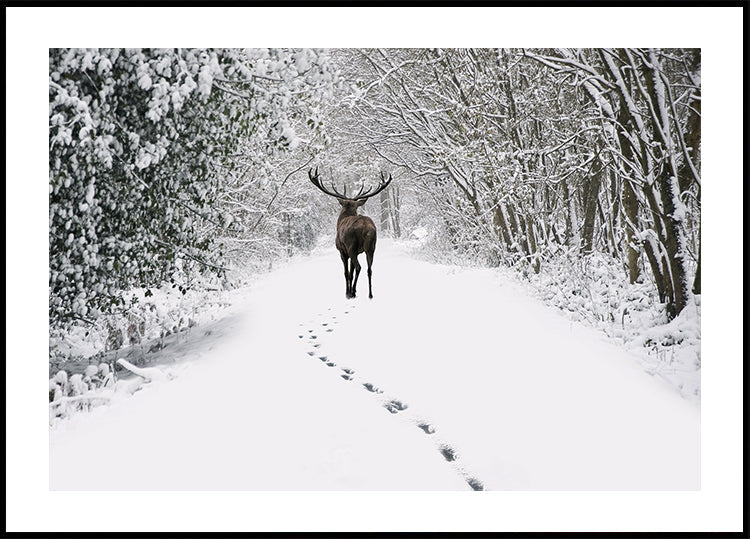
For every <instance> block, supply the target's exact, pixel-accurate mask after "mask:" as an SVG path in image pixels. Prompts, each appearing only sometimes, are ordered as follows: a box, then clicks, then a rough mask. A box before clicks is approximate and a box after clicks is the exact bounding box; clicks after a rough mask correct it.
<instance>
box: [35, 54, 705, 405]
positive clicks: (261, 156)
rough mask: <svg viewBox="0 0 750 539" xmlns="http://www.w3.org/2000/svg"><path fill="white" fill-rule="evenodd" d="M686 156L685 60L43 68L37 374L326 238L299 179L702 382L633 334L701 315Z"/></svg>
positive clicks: (694, 97)
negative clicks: (46, 364)
mask: <svg viewBox="0 0 750 539" xmlns="http://www.w3.org/2000/svg"><path fill="white" fill-rule="evenodd" d="M700 143H701V51H700V49H481V48H480V49H435V48H418V49H417V48H413V49H397V48H387V49H50V53H49V265H50V268H49V321H50V362H51V367H50V370H51V373H54V372H56V370H57V369H58V368H60V367H61V366H63V365H64V364H65V363H66V362H68V361H70V360H74V359H81V358H84V359H85V357H84V356H86V357H91V356H94V355H95V354H100V355H101V354H104V353H106V352H110V351H113V350H118V349H120V348H123V347H127V346H129V345H133V344H139V343H142V342H145V341H146V340H147V339H150V338H154V337H162V338H163V337H164V336H165V335H169V334H170V333H174V332H178V331H182V330H185V329H188V328H190V327H192V326H193V325H195V324H197V323H198V322H199V321H200V320H199V318H200V312H201V310H202V309H205V306H206V305H207V304H212V302H213V304H215V303H216V302H217V301H218V302H219V303H220V302H221V300H220V299H219V300H217V299H216V298H217V297H219V296H220V294H221V292H222V291H226V290H230V289H234V288H237V287H240V286H243V285H245V284H247V282H248V279H252V276H253V275H257V274H259V273H263V272H267V271H268V270H269V269H272V268H274V267H279V266H281V265H284V264H285V261H286V260H289V259H290V258H291V257H294V256H298V255H304V254H306V253H310V252H311V251H312V250H313V249H314V247H315V246H316V245H317V242H318V241H320V240H321V238H327V237H331V235H332V234H333V222H334V220H335V215H336V210H334V209H333V206H332V204H331V199H330V198H328V197H326V196H325V195H323V194H322V193H320V192H319V191H318V190H316V189H315V188H314V187H313V186H312V185H311V184H310V182H309V180H308V171H310V170H312V169H313V168H316V169H318V170H319V171H320V175H321V177H322V178H324V180H325V182H327V183H329V184H330V183H334V184H335V183H337V184H339V185H343V186H347V185H348V186H351V188H352V189H354V188H357V187H359V186H361V185H374V184H375V182H376V181H377V179H378V178H379V176H380V174H381V173H384V174H388V175H391V176H392V177H393V183H392V185H391V186H390V188H389V189H386V190H384V191H383V192H382V193H380V195H378V196H377V197H375V198H374V199H373V200H371V201H370V203H369V204H368V205H367V206H365V207H364V208H363V209H364V211H365V213H367V214H369V215H370V216H372V217H373V219H374V220H375V222H376V224H377V225H378V228H379V234H380V236H381V237H390V238H393V239H394V240H403V241H411V242H412V243H416V244H418V246H419V252H420V254H421V256H423V257H425V258H427V259H429V260H433V261H438V262H447V263H454V264H459V265H474V266H480V267H490V268H499V267H502V268H506V269H509V270H511V271H513V272H514V273H515V274H516V275H517V277H518V278H519V279H521V280H524V281H526V282H529V283H530V284H531V285H532V286H534V287H535V288H536V289H537V290H538V291H539V294H540V296H541V297H542V298H543V299H544V300H545V301H547V302H548V303H550V304H552V305H555V306H556V307H558V308H560V309H562V310H563V311H565V312H566V313H568V314H569V315H570V316H572V317H573V318H575V319H578V320H583V321H585V322H587V323H589V324H591V325H594V326H598V327H603V328H604V329H605V331H606V332H607V333H608V334H610V336H615V337H619V338H621V339H624V340H625V341H632V342H634V343H636V344H637V345H638V346H640V347H646V348H648V347H650V348H651V349H652V350H653V351H655V352H656V353H657V355H659V354H660V357H662V358H664V357H666V356H667V353H666V352H665V350H666V351H668V350H670V348H671V347H673V346H677V345H680V344H681V343H683V341H685V343H688V342H690V343H691V344H692V346H693V347H694V348H695V347H696V346H697V352H695V353H693V354H692V357H691V362H692V367H693V368H699V367H700V346H699V344H700V343H699V339H700V333H699V326H698V330H697V333H696V331H695V327H694V324H692V323H691V324H692V325H691V324H688V326H689V327H688V328H687V330H685V327H684V326H685V325H684V324H683V325H682V326H679V327H677V328H672V329H671V330H670V331H666V332H665V331H662V332H658V331H657V332H656V335H657V336H653V335H651V336H649V335H650V334H649V333H648V331H645V330H647V329H652V328H654V327H655V328H657V329H658V328H660V327H662V328H664V327H667V326H669V325H670V324H672V325H674V324H673V321H677V320H678V319H679V318H680V314H681V313H683V312H684V311H685V309H686V308H687V307H688V306H691V305H692V310H693V311H694V310H695V309H696V307H699V305H700V301H699V300H700V292H701V278H700V275H701V242H700V224H701V179H700V170H701V147H700ZM331 243H332V242H331ZM169 294H177V295H178V296H181V297H182V298H181V299H180V305H179V307H173V306H171V304H170V303H169V300H166V299H164V298H166V297H167V296H168V295H169ZM170 297H172V296H170ZM160 301H161V303H160ZM692 319H694V315H691V320H692ZM646 320H647V321H646ZM698 323H699V318H698ZM644 326H646V327H644ZM81 343H86V344H85V345H83V346H82V345H81ZM672 355H673V354H672ZM53 367H54V368H53ZM58 385H59V384H58ZM696 391H697V390H696ZM51 399H52V397H51Z"/></svg>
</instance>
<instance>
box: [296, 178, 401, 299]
mask: <svg viewBox="0 0 750 539" xmlns="http://www.w3.org/2000/svg"><path fill="white" fill-rule="evenodd" d="M307 175H308V176H309V177H310V181H311V182H312V184H313V185H314V186H315V187H317V188H318V189H320V190H321V191H323V192H324V193H325V194H326V195H330V196H332V197H335V198H336V199H338V201H339V204H341V213H339V218H338V221H337V223H336V249H338V251H339V254H340V255H341V261H342V262H343V263H344V279H345V280H346V297H347V298H350V299H351V298H355V297H356V296H357V279H359V272H360V270H361V269H362V267H361V266H360V264H359V261H358V260H357V256H358V255H359V254H360V253H365V257H366V258H367V283H368V285H369V289H370V299H372V259H373V256H374V255H375V244H376V242H377V236H378V234H377V230H376V228H375V223H373V222H372V219H370V218H369V217H367V216H366V215H359V214H357V208H359V207H360V206H362V205H364V203H365V202H367V199H368V198H370V197H372V196H375V195H377V194H378V193H380V192H381V191H382V190H383V189H385V188H386V187H388V184H390V183H391V180H392V179H393V178H392V176H391V175H390V174H389V175H388V180H386V179H385V175H384V174H383V172H381V173H380V183H379V184H378V185H377V186H375V187H373V186H371V187H369V188H368V189H367V190H365V185H364V182H363V183H362V187H361V188H360V190H359V192H358V193H357V194H356V195H354V196H352V197H350V196H347V194H346V185H345V186H344V190H343V191H344V192H343V193H339V192H338V190H336V186H335V185H334V184H333V182H331V189H330V190H329V189H327V188H326V187H325V185H323V182H321V180H320V176H319V175H318V167H315V174H313V171H312V169H310V170H309V171H308V172H307ZM373 188H374V191H373Z"/></svg>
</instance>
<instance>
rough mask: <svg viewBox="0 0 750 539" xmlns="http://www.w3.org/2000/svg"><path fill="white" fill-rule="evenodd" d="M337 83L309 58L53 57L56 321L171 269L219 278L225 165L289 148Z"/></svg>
mask: <svg viewBox="0 0 750 539" xmlns="http://www.w3.org/2000/svg"><path fill="white" fill-rule="evenodd" d="M336 79H337V74H336V73H335V72H334V71H333V69H332V67H331V64H330V61H329V59H328V57H327V56H326V54H325V53H324V52H322V51H316V50H307V49H305V50H296V51H295V50H269V49H258V50H254V49H253V50H241V49H226V50H212V49H50V55H49V197H50V200H49V201H50V207H49V240H50V247H49V249H50V251H49V252H50V274H49V287H50V295H49V315H50V323H51V324H52V325H61V326H65V325H70V323H71V322H72V321H75V320H86V321H92V320H94V319H96V317H97V316H98V315H99V314H100V313H102V312H111V311H112V310H113V308H115V307H117V306H121V305H123V302H124V300H123V297H122V294H121V291H123V290H128V289H131V288H134V287H141V288H149V287H155V286H158V285H159V284H160V283H162V282H165V281H168V280H170V279H173V278H174V275H175V273H176V272H185V271H189V270H191V269H192V270H193V271H196V270H200V271H209V272H214V273H221V272H222V271H223V269H224V266H223V263H222V254H223V252H222V246H221V244H216V242H214V241H213V237H214V236H215V234H214V233H213V232H214V231H215V230H217V229H219V230H220V229H222V228H223V227H225V226H226V224H227V223H226V215H225V214H224V213H222V212H219V211H218V210H217V207H216V206H215V205H214V201H215V200H216V198H217V196H218V195H219V194H220V193H221V192H222V189H223V187H224V184H223V175H224V174H226V168H227V167H228V168H229V169H231V167H232V160H231V158H232V156H233V154H234V153H235V152H236V151H237V149H238V148H239V147H240V145H241V144H242V143H243V142H246V141H248V140H254V141H256V142H255V146H256V147H260V148H266V149H272V148H295V147H297V146H298V145H299V144H300V138H299V136H298V134H297V133H296V131H295V126H297V125H303V126H307V127H313V128H314V127H316V126H317V125H318V124H319V120H318V118H317V116H316V113H315V110H314V107H313V106H312V104H314V103H316V102H319V101H321V100H322V99H324V98H325V97H326V96H327V95H328V93H329V92H330V90H331V88H332V87H333V85H334V84H335V83H336ZM220 165H221V166H222V167H223V168H221V167H220ZM220 171H222V172H220Z"/></svg>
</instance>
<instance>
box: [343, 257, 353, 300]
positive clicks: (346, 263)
mask: <svg viewBox="0 0 750 539" xmlns="http://www.w3.org/2000/svg"><path fill="white" fill-rule="evenodd" d="M341 261H342V262H343V263H344V280H345V281H346V297H347V298H350V297H352V294H351V292H352V277H351V275H352V274H351V271H349V256H348V255H347V254H346V253H344V252H343V251H342V252H341Z"/></svg>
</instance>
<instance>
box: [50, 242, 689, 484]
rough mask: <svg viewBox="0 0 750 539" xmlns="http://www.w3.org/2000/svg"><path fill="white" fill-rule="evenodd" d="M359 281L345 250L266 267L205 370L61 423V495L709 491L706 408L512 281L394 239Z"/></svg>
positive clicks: (53, 444) (57, 438)
mask: <svg viewBox="0 0 750 539" xmlns="http://www.w3.org/2000/svg"><path fill="white" fill-rule="evenodd" d="M364 284H365V285H366V282H365V283H364ZM361 286H362V282H360V295H359V296H358V297H357V298H356V299H353V300H347V299H345V298H344V278H343V271H342V267H341V261H340V259H339V257H338V254H337V253H336V252H335V250H334V249H333V248H326V249H322V250H319V251H318V252H316V253H315V254H314V256H312V257H309V258H307V259H303V260H300V261H296V262H294V263H291V264H290V265H289V266H287V267H284V268H281V269H279V270H277V271H274V272H273V273H271V274H269V275H267V276H266V277H265V278H263V279H262V280H260V281H259V282H258V283H257V284H256V285H255V286H254V287H253V288H252V290H251V291H250V293H248V294H247V295H246V298H247V303H246V306H245V311H244V314H243V315H242V316H238V317H235V318H233V322H232V324H227V325H224V326H222V329H221V331H222V337H221V339H218V340H216V341H214V342H213V344H212V346H213V349H207V348H206V347H205V346H203V347H202V345H201V339H200V335H201V333H200V332H194V333H193V336H194V337H193V339H194V345H192V346H194V348H195V349H196V350H200V354H199V355H200V356H201V358H200V361H191V362H185V363H181V362H178V363H175V364H174V365H173V366H170V367H168V368H164V370H165V371H166V372H168V374H169V378H172V379H171V380H170V379H167V377H165V379H163V380H152V381H150V382H149V383H146V384H142V386H141V387H142V388H143V389H142V390H140V391H137V392H135V393H134V394H133V395H132V397H128V398H123V399H115V400H113V401H112V404H111V405H109V406H101V407H98V408H94V409H93V410H92V411H91V412H90V413H85V414H84V413H81V414H75V415H73V416H72V417H71V418H69V419H66V420H64V421H60V422H59V423H57V424H56V425H54V426H53V428H52V429H51V432H50V487H51V488H52V489H53V490H79V489H85V490H156V489H158V490H471V489H475V490H480V489H490V490H692V489H698V488H700V409H699V406H698V404H696V403H695V402H691V401H688V400H686V399H683V398H681V397H680V395H679V394H678V393H677V392H676V391H675V390H674V389H673V388H672V387H670V386H669V385H668V384H667V383H665V382H664V381H663V380H661V379H659V378H657V377H653V376H650V375H649V374H647V373H645V372H644V371H643V369H642V368H641V367H640V365H639V364H638V362H637V361H636V360H635V358H634V357H633V356H631V355H629V354H628V353H627V352H625V351H624V350H622V348H620V347H617V346H614V345H613V344H612V343H611V342H608V341H606V340H605V338H604V337H603V336H602V335H601V334H600V333H597V332H595V331H594V330H592V329H589V328H586V327H584V326H582V325H580V324H576V323H572V322H570V321H569V320H566V319H565V318H563V317H562V316H560V315H559V314H558V312H556V311H555V310H554V309H551V308H549V307H545V306H544V305H542V304H541V303H539V302H538V301H537V300H534V299H530V298H529V297H528V295H527V294H525V293H524V292H523V290H522V289H521V288H520V287H519V286H518V285H517V284H514V283H512V282H511V281H508V280H503V279H502V278H501V277H500V275H499V274H498V272H494V271H492V270H483V269H458V268H453V267H448V266H440V265H433V264H428V263H426V262H420V261H416V260H413V259H411V258H410V257H409V256H408V255H407V253H406V252H405V251H404V249H403V248H402V247H400V246H399V245H397V244H394V243H391V242H388V241H383V240H381V241H380V242H379V244H378V248H377V251H376V253H375V262H374V265H373V294H374V299H372V300H369V299H368V298H367V294H366V293H364V294H363V293H362V290H363V289H361ZM213 337H214V338H215V337H216V335H215V334H214V335H213ZM183 346H185V347H187V348H190V347H191V344H190V343H189V342H188V343H183ZM92 455H94V456H96V455H106V457H107V460H108V462H112V463H117V465H113V466H107V467H104V468H103V470H102V471H101V473H96V474H93V473H87V472H86V471H85V470H87V469H89V467H90V466H89V463H90V459H91V458H92Z"/></svg>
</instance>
